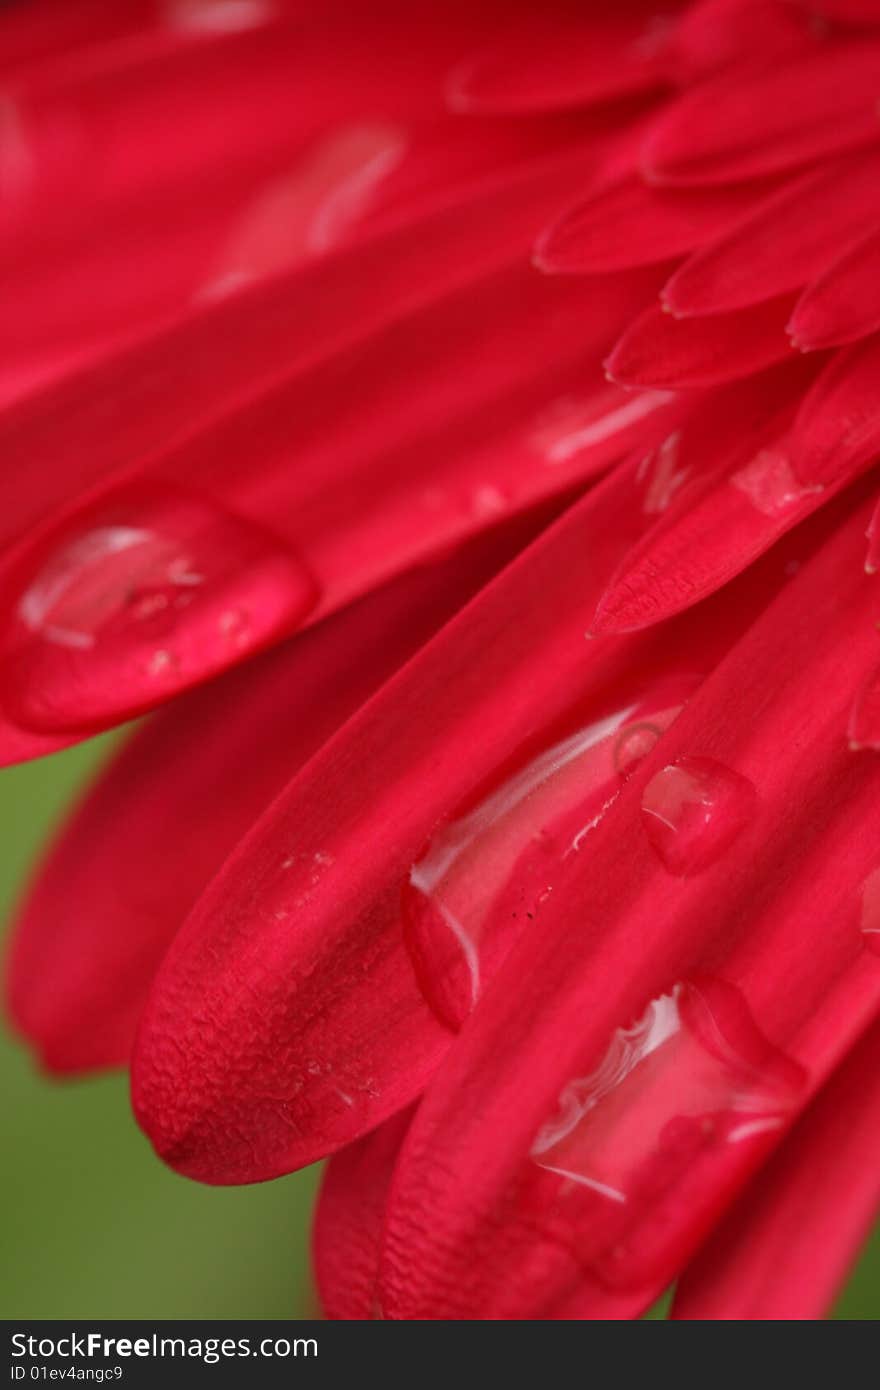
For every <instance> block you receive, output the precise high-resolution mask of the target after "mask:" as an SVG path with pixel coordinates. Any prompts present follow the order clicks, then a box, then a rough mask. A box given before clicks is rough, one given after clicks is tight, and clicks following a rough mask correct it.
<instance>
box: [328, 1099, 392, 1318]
mask: <svg viewBox="0 0 880 1390" xmlns="http://www.w3.org/2000/svg"><path fill="white" fill-rule="evenodd" d="M411 1119H412V1114H411V1112H410V1111H409V1110H405V1111H403V1112H402V1113H401V1114H400V1115H395V1116H393V1118H392V1119H390V1120H386V1121H385V1123H384V1124H383V1125H380V1126H379V1128H378V1129H375V1130H373V1133H372V1134H368V1135H366V1136H365V1137H364V1138H363V1139H359V1140H358V1141H357V1143H355V1144H349V1145H348V1147H347V1148H344V1149H342V1150H340V1152H339V1153H338V1154H334V1155H333V1157H332V1158H331V1159H330V1160H329V1162H328V1164H327V1167H326V1169H325V1170H324V1179H323V1182H322V1183H321V1191H320V1194H319V1197H318V1206H317V1210H316V1211H315V1228H314V1237H313V1240H314V1249H315V1277H316V1279H317V1283H318V1292H319V1293H320V1295H321V1302H322V1304H323V1307H324V1312H325V1313H326V1314H327V1316H328V1317H329V1318H334V1319H342V1320H344V1321H347V1322H350V1321H359V1322H363V1321H365V1320H366V1319H369V1318H373V1317H376V1316H377V1314H378V1304H377V1302H376V1284H377V1281H378V1277H379V1255H380V1251H381V1245H382V1228H383V1225H384V1222H385V1207H386V1203H387V1201H388V1192H389V1189H390V1187H391V1178H392V1175H393V1173H394V1164H395V1161H396V1159H397V1155H398V1153H399V1152H400V1146H401V1144H402V1143H403V1140H404V1137H405V1135H406V1132H407V1129H408V1128H409V1125H410V1121H411Z"/></svg>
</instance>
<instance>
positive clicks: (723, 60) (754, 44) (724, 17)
mask: <svg viewBox="0 0 880 1390" xmlns="http://www.w3.org/2000/svg"><path fill="white" fill-rule="evenodd" d="M812 20H813V16H812V14H811V13H809V12H808V11H806V8H805V9H804V10H802V11H800V12H799V11H798V10H797V9H796V7H795V6H794V5H780V4H779V0H698V3H697V4H693V5H688V7H687V8H686V9H685V11H684V13H683V14H682V16H681V18H680V19H679V21H678V23H677V24H676V26H675V36H674V40H673V52H674V56H675V62H676V73H677V74H685V75H686V76H687V78H688V79H689V80H691V81H693V80H694V79H695V78H702V77H705V76H706V75H707V74H710V73H714V72H717V71H719V70H721V69H723V68H726V67H729V66H731V65H732V64H734V63H737V62H743V61H745V62H749V61H750V60H751V59H752V57H753V55H754V54H755V53H756V52H759V53H760V54H761V56H762V58H765V59H766V58H767V57H769V56H770V55H771V54H779V55H785V54H788V53H792V52H796V51H797V50H798V49H802V48H805V47H807V46H809V45H811V44H815V43H816V42H817V41H818V35H817V33H816V30H815V27H814V25H813V23H812Z"/></svg>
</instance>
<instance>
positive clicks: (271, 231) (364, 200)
mask: <svg viewBox="0 0 880 1390" xmlns="http://www.w3.org/2000/svg"><path fill="white" fill-rule="evenodd" d="M406 148H407V140H406V137H405V135H404V133H403V132H402V131H401V130H399V129H398V128H397V127H396V126H392V125H388V124H384V123H383V124H380V123H375V124H369V125H365V124H363V125H352V126H346V127H344V128H342V129H341V130H337V131H334V132H333V134H331V135H329V136H325V137H324V138H323V139H322V140H320V141H319V142H318V143H317V144H315V145H314V146H313V147H312V148H311V149H310V150H309V151H308V152H307V153H306V154H305V155H304V156H303V157H302V158H301V159H300V161H299V163H298V164H297V166H296V168H295V169H293V170H291V171H290V173H288V174H285V175H284V176H283V177H280V178H276V179H274V180H273V181H272V182H271V183H270V184H268V185H267V186H266V187H264V188H262V189H261V190H260V191H259V192H258V193H257V194H256V196H255V197H253V198H252V199H251V201H250V202H249V203H248V205H247V206H246V207H245V208H244V210H243V211H242V212H241V213H240V214H239V216H238V218H237V221H236V224H235V226H234V227H233V229H232V231H231V233H230V235H229V237H228V239H227V241H226V244H225V245H224V246H223V248H222V250H221V252H220V255H219V257H218V260H217V262H216V263H215V265H214V268H213V270H212V271H211V274H210V275H209V276H208V278H207V280H206V283H205V284H204V285H203V286H202V288H201V289H200V291H199V298H202V299H221V298H223V297H225V296H226V295H228V294H230V293H234V292H236V291H238V290H239V289H241V288H242V287H243V286H244V285H247V284H250V283H252V282H253V281H256V280H259V279H262V278H265V277H266V276H267V275H272V274H276V273H278V272H280V271H283V270H285V269H287V268H289V267H290V266H292V265H295V264H296V263H297V262H298V261H301V260H304V259H308V258H309V257H313V256H318V255H322V254H323V253H325V252H327V251H330V250H332V248H333V247H335V246H338V245H339V244H340V243H341V242H343V241H344V240H345V238H346V237H347V236H348V234H349V232H350V231H351V230H352V229H353V228H354V227H355V226H356V224H357V223H358V222H359V221H360V219H361V218H362V217H364V216H365V215H366V214H367V213H368V212H369V210H370V208H371V206H372V204H373V202H374V200H375V198H376V196H377V194H378V191H379V189H380V187H381V185H382V183H383V181H384V180H385V179H386V178H388V177H389V175H390V174H391V173H392V172H393V171H394V170H395V169H396V168H397V167H398V165H399V164H400V162H401V160H402V159H403V158H404V155H405V153H406Z"/></svg>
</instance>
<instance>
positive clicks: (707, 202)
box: [535, 176, 755, 275]
mask: <svg viewBox="0 0 880 1390" xmlns="http://www.w3.org/2000/svg"><path fill="white" fill-rule="evenodd" d="M754 198H755V192H754V189H753V188H752V187H737V186H734V187H731V188H696V189H665V188H650V187H648V185H647V184H646V183H644V181H643V180H642V179H640V178H638V177H636V176H631V177H629V178H627V179H624V180H622V181H620V182H618V183H615V184H612V186H611V187H609V188H600V189H599V190H598V192H595V193H593V194H592V195H591V196H590V197H588V198H586V199H585V200H584V202H582V203H576V204H575V205H574V207H571V208H569V209H568V210H567V211H566V212H565V213H563V215H562V217H561V218H560V219H559V220H558V221H557V222H554V223H553V224H552V225H551V226H550V227H548V228H547V230H546V231H545V232H543V233H542V235H541V236H540V237H539V239H538V242H537V245H536V247H535V263H536V265H537V266H538V269H539V270H544V271H547V272H548V273H549V274H563V275H564V274H572V275H595V274H598V273H600V272H604V271H609V270H625V269H627V268H628V267H629V266H634V265H655V264H657V263H659V262H660V261H665V260H669V259H670V258H671V257H673V256H679V255H682V254H683V253H684V252H685V251H690V250H691V248H692V247H694V246H700V245H702V243H703V242H704V241H705V240H706V238H707V237H710V236H714V235H715V234H716V233H718V232H720V231H722V230H724V229H725V228H726V227H728V226H729V225H730V224H731V223H732V222H734V221H735V220H736V219H737V217H738V216H739V215H741V214H742V213H743V212H745V211H746V209H748V208H750V207H751V206H752V205H753V203H754Z"/></svg>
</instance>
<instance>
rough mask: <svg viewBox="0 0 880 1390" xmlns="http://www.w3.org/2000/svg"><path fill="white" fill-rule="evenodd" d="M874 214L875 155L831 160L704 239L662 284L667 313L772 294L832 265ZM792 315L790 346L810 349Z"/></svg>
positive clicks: (877, 198) (713, 309)
mask: <svg viewBox="0 0 880 1390" xmlns="http://www.w3.org/2000/svg"><path fill="white" fill-rule="evenodd" d="M704 196H705V195H704ZM878 215H880V187H878V179H877V168H876V163H875V161H874V159H873V158H866V157H865V156H857V157H854V158H853V159H850V160H849V161H848V162H846V163H843V164H841V162H840V161H839V160H836V161H834V163H833V164H831V165H829V166H828V167H827V168H820V169H819V170H818V171H816V172H812V173H809V174H807V175H805V176H804V177H803V178H801V179H798V180H796V181H795V182H794V183H791V184H787V185H786V186H784V187H783V188H782V189H781V190H780V191H779V192H778V193H776V194H775V195H774V196H773V197H771V198H769V199H767V200H766V201H762V202H759V203H758V205H757V207H755V208H754V210H753V211H752V212H750V213H749V215H748V216H747V217H746V218H745V219H743V220H741V221H740V222H738V223H737V224H736V225H735V226H734V227H733V228H732V229H731V230H730V231H725V232H724V234H723V235H722V236H721V237H720V238H718V239H716V240H713V241H710V242H709V243H708V244H704V245H703V246H702V247H701V249H700V250H699V251H697V252H696V253H695V254H694V255H693V256H691V258H690V259H689V260H687V261H685V263H684V265H682V266H680V267H679V269H678V270H677V271H676V272H675V274H674V275H673V277H672V279H671V280H670V281H669V282H668V283H667V284H666V285H665V286H664V288H663V302H664V304H665V305H666V306H667V308H668V309H669V310H670V311H671V312H672V313H673V314H676V315H683V316H687V315H691V314H723V313H725V312H728V311H729V310H731V309H740V308H742V307H744V306H745V305H748V304H757V303H759V302H760V300H762V299H772V298H774V297H775V296H777V295H781V294H784V293H785V292H786V291H788V290H793V289H796V288H797V287H798V286H799V285H805V284H806V283H807V281H808V280H810V279H811V278H812V277H813V276H815V275H816V274H817V273H818V272H820V271H822V270H823V269H824V268H825V267H826V266H829V265H831V263H832V262H833V261H835V260H837V258H838V257H839V256H840V252H841V249H842V248H843V247H845V246H847V245H848V244H849V243H850V242H852V241H854V240H856V239H857V238H861V236H862V235H863V234H864V230H865V228H866V225H870V219H871V218H872V216H873V217H874V218H876V217H877V216H878ZM875 259H876V257H875ZM797 314H798V310H797V309H796V310H795V317H794V318H793V320H792V324H791V327H790V331H791V333H792V336H793V337H794V339H795V343H796V344H797V346H799V347H802V346H805V345H810V346H811V345H812V344H811V343H802V342H801V337H800V334H799V333H798V332H796V331H795V321H796V319H797ZM816 346H819V347H825V346H827V343H824V342H818V343H817V344H816Z"/></svg>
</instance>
